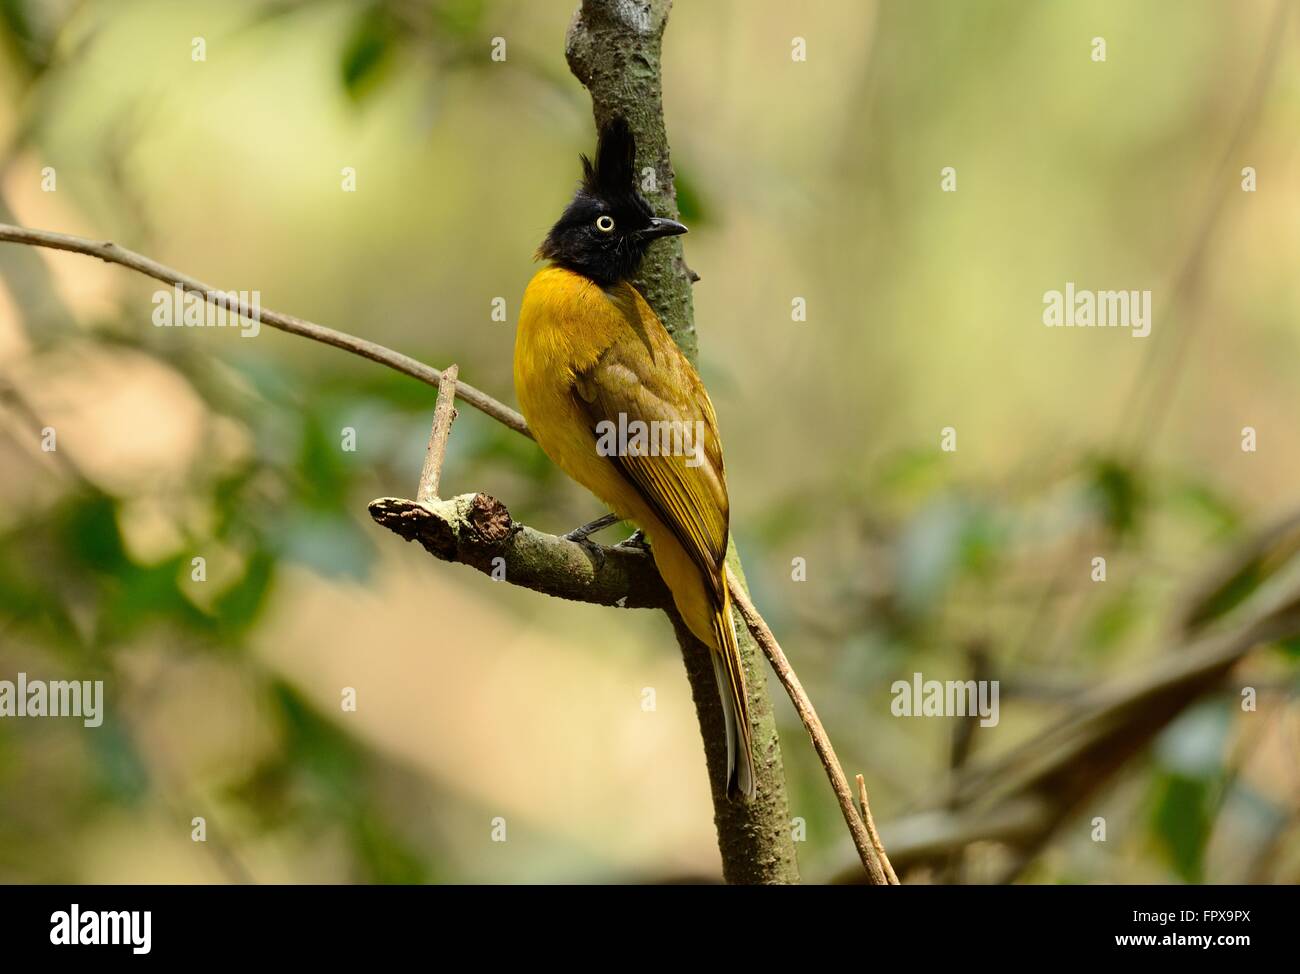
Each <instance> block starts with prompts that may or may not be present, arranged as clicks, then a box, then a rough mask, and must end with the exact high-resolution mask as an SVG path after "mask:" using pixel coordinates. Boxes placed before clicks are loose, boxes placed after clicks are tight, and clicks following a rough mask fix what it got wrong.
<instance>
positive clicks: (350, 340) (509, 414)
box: [0, 223, 533, 438]
mask: <svg viewBox="0 0 1300 974" xmlns="http://www.w3.org/2000/svg"><path fill="white" fill-rule="evenodd" d="M0 241H8V242H10V243H21V244H28V245H30V246H33V247H46V248H48V249H50V250H66V251H69V252H70V253H74V254H85V255H86V256H87V257H98V258H99V259H100V260H102V261H106V262H107V263H110V264H119V265H121V266H122V267H128V268H130V269H131V270H133V271H138V272H139V273H141V274H144V275H145V276H146V277H152V278H153V279H154V280H156V281H162V282H163V283H164V284H171V285H173V286H175V285H179V286H180V287H181V288H183V289H184V290H185V291H186V292H187V293H190V294H197V295H199V297H201V298H203V299H204V300H205V301H211V302H213V303H214V304H220V305H224V306H225V307H227V308H229V309H231V310H234V311H237V312H238V313H239V314H240V316H241V317H244V318H247V319H249V320H250V321H258V322H260V323H262V324H264V325H270V326H271V327H272V328H275V329H278V330H279V331H284V332H288V333H289V334H290V335H301V336H302V337H303V338H310V339H311V340H312V341H314V342H321V343H322V344H325V345H333V346H334V347H335V348H341V349H343V350H344V351H345V352H351V353H352V354H353V355H360V356H361V357H362V358H368V359H370V360H371V361H372V362H378V363H379V364H380V365H386V366H388V367H389V368H390V369H393V370H395V371H397V372H401V373H402V374H403V375H409V376H410V377H411V378H413V379H419V380H420V381H421V382H423V383H424V384H425V385H430V386H433V387H435V388H437V385H438V382H439V380H441V379H442V373H441V372H440V371H439V370H437V369H435V368H433V367H432V366H430V365H425V364H424V363H423V362H417V361H416V360H415V359H413V358H411V357H410V356H408V355H403V354H402V353H401V352H394V351H393V350H392V349H390V348H385V347H384V346H383V345H377V344H375V343H374V342H369V341H366V340H365V339H364V338H357V337H356V336H355V335H349V334H347V333H346V332H341V331H335V330H334V329H333V328H326V327H325V326H324V325H318V324H316V323H315V322H313V321H307V320H306V319H304V318H295V317H294V316H293V315H287V314H282V313H280V312H279V311H271V310H270V309H269V308H261V309H253V308H250V307H249V306H248V305H247V303H245V302H243V301H240V300H238V298H237V296H236V295H234V294H232V293H230V292H227V291H222V290H219V289H217V288H214V287H212V286H211V285H208V284H204V283H203V282H202V281H200V280H198V279H196V278H193V277H190V276H189V275H188V274H183V273H181V272H180V271H178V270H174V269H172V268H170V267H168V266H166V265H165V264H160V263H158V262H157V261H156V260H151V259H150V258H148V257H145V256H144V255H143V254H137V253H136V252H135V251H133V250H127V249H126V248H125V247H119V246H118V245H117V244H115V243H113V242H112V241H111V240H87V239H86V238H85V237H74V236H72V235H71V234H68V233H53V232H51V231H49V230H28V229H27V228H26V227H16V226H13V225H12V224H9V223H0ZM456 394H457V395H458V396H460V398H461V399H462V400H464V401H465V402H467V403H469V404H470V405H471V406H473V407H474V408H475V409H477V410H479V411H480V412H482V413H484V414H486V415H488V416H491V417H492V418H493V419H495V420H496V421H497V422H499V423H501V424H502V425H504V426H508V427H509V428H510V429H512V430H514V431H515V432H516V433H522V434H523V435H524V436H527V437H529V438H531V437H532V435H533V434H532V433H531V432H530V431H529V429H528V424H527V423H525V422H524V418H523V417H522V416H520V415H519V413H517V412H516V411H515V410H513V409H511V408H510V407H509V406H507V405H505V403H501V402H497V401H496V400H495V399H493V398H492V397H491V396H489V395H488V394H487V393H486V392H480V391H479V390H478V389H475V388H474V387H473V386H470V385H466V384H465V383H463V382H462V383H460V385H459V386H458V388H457V390H456Z"/></svg>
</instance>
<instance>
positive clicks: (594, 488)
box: [515, 369, 719, 649]
mask: <svg viewBox="0 0 1300 974" xmlns="http://www.w3.org/2000/svg"><path fill="white" fill-rule="evenodd" d="M526 371H527V374H520V371H517V372H516V375H515V392H516V394H517V395H518V397H519V406H520V408H521V409H522V411H523V414H524V418H525V419H526V420H528V425H529V427H530V428H531V429H532V431H533V435H534V436H536V437H537V443H538V445H539V446H540V447H541V448H542V450H543V451H544V452H545V453H546V455H547V456H548V457H550V458H551V460H552V461H554V462H555V464H556V465H557V466H558V467H559V468H560V469H561V470H563V471H564V472H565V473H566V474H568V475H569V476H570V477H572V478H573V479H574V480H576V481H577V482H578V483H579V484H581V485H582V486H583V487H585V488H587V490H589V491H591V493H592V494H594V495H595V496H596V497H598V498H599V499H600V500H601V501H602V502H603V503H605V504H606V505H607V506H608V507H609V509H610V510H611V511H613V512H614V513H615V514H617V515H618V516H619V517H620V518H623V519H625V520H628V521H631V522H633V523H634V524H636V526H637V527H639V528H641V530H642V531H644V532H645V535H646V538H647V539H648V540H649V542H650V550H651V552H652V554H653V555H654V559H655V565H656V566H657V567H658V569H659V574H660V575H662V576H663V578H664V581H665V582H666V583H667V585H668V588H669V589H670V590H671V592H672V594H673V601H674V603H675V604H676V606H677V611H678V612H679V613H681V616H682V619H683V620H685V622H686V625H687V626H688V628H690V630H691V632H693V633H694V634H695V636H696V638H698V639H699V640H700V641H701V642H703V643H704V644H705V645H706V646H710V647H713V648H714V649H718V648H719V647H718V646H717V645H716V643H717V638H716V636H715V635H714V632H713V615H714V607H713V604H712V601H711V599H710V597H709V593H708V590H707V589H706V588H705V585H704V580H703V578H701V576H700V570H699V568H698V567H697V566H696V564H695V562H694V561H692V560H691V557H690V555H689V554H688V553H687V552H686V549H685V548H683V547H682V545H681V543H680V542H679V541H678V540H677V538H676V536H675V535H674V534H673V533H672V531H671V530H669V528H668V527H667V526H666V525H665V524H664V523H663V521H661V520H660V519H659V517H658V516H657V515H656V514H655V513H654V511H653V509H651V508H650V506H649V505H648V504H646V503H645V502H644V501H643V500H642V499H641V498H640V496H639V495H637V494H636V493H635V492H634V491H632V490H630V489H629V488H628V485H627V482H626V481H625V480H624V479H623V476H622V474H620V473H619V471H618V468H617V467H616V466H615V465H614V463H613V461H612V460H610V459H608V458H607V457H603V456H601V455H600V454H599V453H597V452H596V437H595V435H594V434H593V433H592V432H591V431H590V430H589V429H588V428H587V422H588V420H587V417H586V416H584V415H583V414H582V412H581V410H580V408H579V407H578V405H577V403H576V401H575V400H574V398H573V393H572V389H571V387H569V386H568V385H567V384H565V383H563V382H559V381H556V377H557V376H558V375H560V373H558V372H556V371H552V370H548V369H528V370H526Z"/></svg>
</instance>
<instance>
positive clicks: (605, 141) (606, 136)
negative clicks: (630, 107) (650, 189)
mask: <svg viewBox="0 0 1300 974" xmlns="http://www.w3.org/2000/svg"><path fill="white" fill-rule="evenodd" d="M635 166H636V139H635V138H634V137H633V135H632V129H631V128H629V127H628V124H627V119H625V118H615V119H614V120H613V121H612V122H610V123H609V124H608V125H606V126H605V127H604V128H603V129H601V130H600V139H599V141H597V143H596V163H595V165H592V162H591V160H590V159H588V158H587V157H586V156H583V157H582V188H583V189H585V190H586V191H587V192H588V193H590V194H591V195H592V196H603V197H606V198H613V197H618V196H624V195H634V194H635V193H636V181H635V177H634V176H633V170H634V168H635Z"/></svg>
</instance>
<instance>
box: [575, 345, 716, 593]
mask: <svg viewBox="0 0 1300 974" xmlns="http://www.w3.org/2000/svg"><path fill="white" fill-rule="evenodd" d="M664 337H665V342H666V343H669V342H671V339H668V338H667V336H666V335H665V336H664ZM655 344H657V343H652V342H645V341H641V340H628V341H621V342H616V343H615V344H613V345H612V346H610V347H609V348H607V349H606V350H605V351H604V352H603V353H602V354H601V355H600V356H599V357H598V358H597V360H596V362H595V363H594V364H593V365H592V366H591V367H590V368H588V369H585V370H583V371H582V372H579V373H577V375H576V376H575V380H576V381H575V384H574V387H575V391H576V393H577V398H578V403H579V405H580V407H581V408H582V409H583V410H584V411H585V412H586V414H587V416H588V417H589V418H590V420H591V426H592V430H593V431H597V429H598V426H599V424H600V423H601V422H602V421H607V422H609V423H612V424H614V426H613V428H615V429H617V428H627V427H628V426H630V424H632V423H633V421H635V420H640V421H641V422H642V423H645V424H646V427H647V428H648V429H649V430H652V431H654V430H668V431H671V432H672V435H673V436H676V435H677V434H678V433H679V432H681V433H682V434H683V437H682V440H680V441H674V442H682V443H684V444H685V445H687V446H688V447H689V448H690V449H689V452H687V453H686V454H685V455H682V454H681V453H680V452H678V453H677V454H676V455H669V456H664V455H662V454H661V455H659V456H654V455H628V453H629V451H627V450H619V451H618V454H617V455H615V456H611V457H610V458H609V459H610V461H611V462H612V463H614V464H615V465H616V466H617V467H618V468H619V470H620V471H621V472H622V473H623V475H624V476H625V477H626V478H627V480H628V482H629V483H630V484H631V485H632V487H633V488H634V489H635V490H636V491H637V493H638V494H640V495H641V497H642V498H643V499H644V500H645V501H646V503H648V504H649V505H650V507H651V509H652V510H654V511H655V513H656V514H658V515H659V517H660V519H661V520H662V521H663V522H664V524H666V525H667V526H668V527H669V528H670V529H671V530H672V532H673V534H674V535H675V536H676V537H677V540H678V541H680V542H681V544H682V545H683V547H685V549H686V551H687V552H688V553H689V554H690V556H691V558H692V559H694V561H695V562H696V564H698V565H699V566H700V568H701V570H702V573H703V574H704V576H705V577H706V578H707V579H708V580H709V583H710V584H711V585H713V586H714V587H715V588H717V587H718V586H720V585H721V584H722V581H721V573H720V572H719V571H718V568H719V567H720V566H721V564H722V562H723V559H724V558H725V557H726V553H727V524H728V516H729V512H728V503H727V482H726V474H725V471H724V470H723V466H722V446H721V443H720V442H719V439H718V422H717V417H716V416H715V415H714V412H713V404H712V403H711V402H710V401H709V396H708V393H707V392H706V391H705V389H704V384H703V383H702V382H701V381H700V378H699V376H698V375H697V374H696V373H695V370H694V369H693V368H692V367H691V366H690V363H688V362H687V361H686V359H685V358H684V357H683V356H682V355H681V353H680V352H678V351H677V349H676V347H675V346H672V345H671V344H668V345H667V347H666V348H659V349H655V348H654V345H655ZM620 415H621V416H622V417H624V418H623V421H622V424H620ZM653 423H669V424H674V425H669V426H667V427H655V426H652V425H651V424H653ZM676 424H680V425H676ZM717 594H718V595H721V591H719V592H718V593H717Z"/></svg>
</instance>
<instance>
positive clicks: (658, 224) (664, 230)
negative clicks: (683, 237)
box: [641, 216, 686, 240]
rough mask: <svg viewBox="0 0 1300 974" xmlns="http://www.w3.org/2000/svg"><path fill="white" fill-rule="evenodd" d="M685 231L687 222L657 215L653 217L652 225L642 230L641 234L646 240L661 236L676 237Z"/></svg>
mask: <svg viewBox="0 0 1300 974" xmlns="http://www.w3.org/2000/svg"><path fill="white" fill-rule="evenodd" d="M685 232H686V225H685V224H683V223H678V222H677V221H676V220H667V219H665V218H664V217H661V216H657V217H654V218H653V219H651V221H650V226H648V227H646V228H645V229H644V230H642V231H641V236H642V237H643V238H645V239H646V240H658V239H659V238H660V237H675V236H677V235H678V234H679V233H685Z"/></svg>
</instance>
